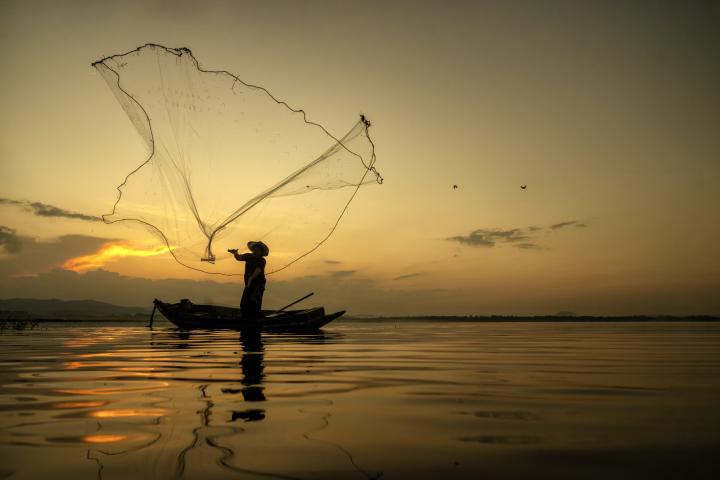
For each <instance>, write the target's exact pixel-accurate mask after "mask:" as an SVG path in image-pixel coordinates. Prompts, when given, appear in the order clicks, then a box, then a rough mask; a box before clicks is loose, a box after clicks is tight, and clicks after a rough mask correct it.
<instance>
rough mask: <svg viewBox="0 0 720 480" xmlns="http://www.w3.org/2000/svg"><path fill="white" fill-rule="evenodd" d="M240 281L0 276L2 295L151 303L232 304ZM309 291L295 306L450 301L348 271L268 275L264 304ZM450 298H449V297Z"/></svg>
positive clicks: (356, 310)
mask: <svg viewBox="0 0 720 480" xmlns="http://www.w3.org/2000/svg"><path fill="white" fill-rule="evenodd" d="M240 282H241V280H238V281H237V282H231V283H224V282H218V281H216V280H189V279H172V278H167V279H148V278H138V277H129V276H125V275H121V274H118V273H114V272H109V271H106V270H93V271H89V272H86V273H77V272H73V271H71V270H63V269H60V268H56V269H52V270H49V271H45V272H41V273H39V274H37V275H31V276H20V277H14V278H10V277H4V276H0V291H1V292H2V297H3V298H44V299H47V298H58V299H62V300H86V299H93V300H98V301H102V302H108V303H112V304H115V305H121V306H139V307H143V306H144V307H148V308H149V307H152V301H153V299H154V298H159V299H161V300H164V301H168V302H176V301H179V300H180V299H181V298H190V299H191V300H192V301H194V302H197V303H207V304H216V305H229V306H237V305H238V304H239V303H240V296H241V295H242V290H243V287H242V284H241V283H240ZM310 292H315V295H314V296H313V297H311V298H310V299H308V300H305V301H303V302H302V303H300V304H298V306H297V308H306V307H312V306H324V307H325V309H326V311H329V312H332V311H338V310H347V311H348V312H349V314H365V315H377V314H398V313H401V314H402V313H405V314H407V313H415V314H418V313H424V314H432V313H441V312H442V311H443V309H444V308H446V306H447V305H452V304H453V302H452V301H451V300H448V298H446V297H448V296H453V295H455V292H451V291H444V290H437V289H435V290H432V289H427V290H419V289H418V290H403V289H398V288H393V289H392V290H389V289H386V288H383V287H381V286H380V284H379V283H378V282H377V281H375V280H372V279H368V278H358V277H355V276H350V277H348V278H343V281H342V282H339V281H338V279H337V278H336V277H334V276H332V275H317V276H307V277H299V278H295V279H291V280H275V279H274V278H273V277H272V276H270V277H268V284H267V287H266V290H265V297H264V299H263V306H264V307H265V308H268V309H272V308H279V307H281V306H283V305H287V304H288V303H290V302H291V301H293V300H296V299H298V298H300V297H302V296H304V295H307V294H308V293H310ZM453 298H454V297H453Z"/></svg>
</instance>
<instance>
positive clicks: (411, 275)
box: [393, 272, 427, 280]
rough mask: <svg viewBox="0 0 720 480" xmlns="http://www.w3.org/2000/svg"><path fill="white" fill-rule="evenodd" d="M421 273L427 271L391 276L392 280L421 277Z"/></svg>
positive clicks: (425, 273) (423, 273)
mask: <svg viewBox="0 0 720 480" xmlns="http://www.w3.org/2000/svg"><path fill="white" fill-rule="evenodd" d="M423 275H427V272H416V273H406V274H405V275H400V276H398V277H395V278H393V280H407V279H409V278H416V277H422V276H423Z"/></svg>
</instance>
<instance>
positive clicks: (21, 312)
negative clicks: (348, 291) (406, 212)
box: [0, 298, 720, 330]
mask: <svg viewBox="0 0 720 480" xmlns="http://www.w3.org/2000/svg"><path fill="white" fill-rule="evenodd" d="M150 314H151V309H150V308H144V307H122V306H118V305H113V304H110V303H104V302H98V301H95V300H71V301H66V300H57V299H51V300H38V299H20V298H15V299H6V300H2V299H0V329H14V330H19V329H25V328H34V327H36V326H38V325H39V324H40V323H63V322H66V323H79V322H82V323H85V322H88V323H90V322H95V323H98V322H99V323H115V322H120V323H146V322H147V321H148V320H149V319H150ZM156 316H158V315H156ZM161 317H162V315H160V316H159V318H161ZM348 321H352V322H418V321H424V322H479V323H481V322H488V323H491V322H497V323H500V322H531V323H541V322H717V321H720V315H611V316H604V315H577V314H574V313H572V312H558V313H556V314H552V315H402V316H399V315H396V316H384V315H355V316H354V315H352V314H349V315H345V316H344V317H342V318H340V319H338V320H337V322H348Z"/></svg>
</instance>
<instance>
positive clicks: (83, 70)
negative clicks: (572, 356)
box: [0, 0, 720, 315]
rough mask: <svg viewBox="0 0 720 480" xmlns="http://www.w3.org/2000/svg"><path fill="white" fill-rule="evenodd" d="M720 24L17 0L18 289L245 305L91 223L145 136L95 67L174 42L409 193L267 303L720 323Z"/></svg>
mask: <svg viewBox="0 0 720 480" xmlns="http://www.w3.org/2000/svg"><path fill="white" fill-rule="evenodd" d="M718 25H720V4H719V3H718V2H712V1H703V2H700V1H697V2H670V1H668V2H662V1H661V2H604V1H597V2H592V1H587V2H575V1H547V2H539V1H527V2H523V1H516V2H505V1H488V2H483V1H475V2H460V1H442V2H440V1H436V2H372V1H369V2H361V3H358V2H330V1H327V2H324V1H316V2H277V1H263V2H235V1H232V2H231V1H228V2H222V1H206V2H200V3H198V2H192V1H123V2H110V1H107V2H105V1H28V0H23V1H12V0H10V1H8V0H5V1H3V2H1V3H0V34H1V35H2V47H0V55H1V56H2V64H3V70H2V73H1V74H0V96H1V100H2V105H3V106H2V110H1V113H0V198H1V199H2V200H0V226H2V228H1V229H0V245H1V246H0V297H3V298H8V297H24V296H29V297H38V298H52V297H55V298H68V299H70V298H73V299H77V298H88V297H90V298H96V299H98V300H104V301H108V302H112V303H118V304H125V305H145V304H149V302H150V301H151V300H152V298H154V297H160V296H161V295H162V294H165V295H167V296H172V295H175V296H177V297H178V298H180V297H190V298H193V299H196V301H201V300H208V301H215V302H218V303H227V304H233V303H235V302H237V300H238V299H239V294H240V288H241V287H240V286H239V285H237V284H231V285H226V284H222V285H216V284H215V283H213V282H216V281H220V282H228V281H231V282H237V280H235V279H229V280H228V279H218V278H215V277H209V276H207V275H201V274H197V273H195V272H192V271H189V270H187V269H184V268H182V267H180V266H179V265H177V264H175V263H174V262H173V261H172V260H171V259H170V257H169V256H168V255H167V254H160V255H157V248H158V247H159V246H160V244H159V243H158V241H157V239H155V238H154V237H152V236H151V235H149V234H148V232H147V231H146V230H143V229H139V228H133V227H131V226H123V225H112V226H108V225H104V224H102V223H100V222H97V221H94V219H93V218H92V217H98V216H100V215H102V214H104V213H108V212H109V211H110V210H111V209H112V204H113V202H114V201H115V197H116V191H115V187H116V186H117V185H118V184H119V183H120V182H121V181H122V179H123V178H124V177H125V175H126V174H127V173H128V172H129V171H130V170H132V169H133V168H135V167H136V166H137V165H138V164H140V163H141V162H142V161H143V160H144V158H145V149H144V146H143V144H142V142H141V140H140V138H139V136H138V135H137V133H136V131H135V130H134V129H133V127H132V125H131V123H130V122H129V121H128V118H127V116H126V115H125V113H124V112H123V111H122V109H121V108H120V106H119V104H118V102H117V101H116V99H115V98H114V97H113V95H112V93H111V92H110V90H109V89H108V87H107V84H106V83H105V82H104V81H103V80H102V78H101V77H100V75H98V73H97V72H96V71H95V70H94V69H93V68H92V67H91V66H90V63H91V62H93V61H95V60H98V59H100V58H102V57H105V56H107V55H113V54H116V53H121V52H126V51H128V50H131V49H133V48H136V47H138V46H140V45H143V44H145V43H148V42H152V43H158V44H163V45H165V46H168V47H189V48H190V49H192V52H193V54H194V55H195V57H196V58H197V59H198V60H199V61H200V63H201V64H202V65H203V66H204V67H206V68H209V69H224V70H228V71H231V72H233V73H235V74H237V75H238V76H239V77H240V78H242V79H243V80H245V81H247V82H249V83H253V84H257V85H262V86H263V87H265V88H267V89H268V90H269V91H271V92H272V93H273V94H274V95H276V96H278V97H280V98H282V99H284V100H286V101H288V102H289V103H290V104H292V105H293V106H296V107H301V108H303V109H305V111H306V112H307V113H308V116H309V117H310V118H312V119H315V120H317V121H319V122H321V123H322V124H323V125H325V126H327V127H328V128H329V129H330V130H332V132H333V133H334V134H336V135H342V134H343V133H344V132H346V131H347V130H348V129H349V128H350V127H351V126H352V125H353V124H354V123H355V122H356V121H357V118H358V114H359V113H361V112H362V113H364V114H366V115H367V116H368V117H369V118H370V119H371V121H372V122H373V126H372V128H371V135H372V137H373V140H374V142H375V145H376V153H377V156H378V161H377V164H376V166H377V168H378V170H380V172H381V173H382V175H383V177H384V178H385V183H384V184H383V185H375V186H368V187H364V188H363V189H361V191H360V193H359V195H358V197H357V198H356V200H355V201H354V202H353V203H352V204H351V207H350V210H349V213H348V214H347V215H346V216H345V218H344V219H343V221H342V222H341V224H340V227H339V229H338V230H337V232H336V233H335V235H334V236H333V237H332V239H331V240H330V241H329V242H328V243H327V244H325V245H324V246H323V247H322V248H320V249H319V250H318V251H316V252H315V253H313V254H312V255H311V256H309V257H308V258H306V259H305V260H303V261H302V262H300V263H298V264H296V265H295V266H293V267H292V268H290V269H288V270H286V271H284V272H282V273H280V274H277V275H276V276H274V277H270V279H269V282H270V283H269V285H268V292H267V302H266V303H267V304H268V306H274V305H275V304H278V306H279V304H280V303H283V302H284V301H285V300H286V299H287V302H289V301H291V300H292V299H293V298H294V297H293V296H294V295H296V294H297V295H296V296H300V295H302V294H303V293H307V291H315V292H316V299H317V302H319V303H321V304H325V305H328V306H334V307H337V308H347V309H349V310H350V311H351V312H352V313H369V314H370V313H374V314H396V315H402V314H443V313H447V314H493V313H497V314H550V313H555V312H558V311H572V312H576V313H580V314H640V313H647V314H657V313H659V314H686V313H687V314H691V313H712V314H717V313H720V298H718V297H720V296H718V295H717V291H720V288H719V287H720V247H718V245H720V207H719V205H720V193H719V192H720V189H718V187H717V185H716V184H717V182H718V180H720V135H718V134H717V132H718V130H719V129H718V127H719V126H720V89H718V88H717V86H718V85H720V56H719V55H718V53H717V52H718V46H719V45H720V28H718ZM453 185H457V186H458V188H457V189H454V188H453ZM520 185H527V188H526V189H521V188H520ZM53 207H54V210H53ZM223 247H224V246H223ZM222 251H224V248H223V249H222ZM113 252H114V253H113ZM77 259H79V260H77ZM271 260H272V256H271V258H270V259H269V261H271ZM241 267H242V265H241V264H238V270H240V268H241ZM98 268H100V269H102V270H101V271H99V272H98V271H96V270H97V269H98ZM58 269H60V270H58ZM307 289H310V290H307ZM306 290H307V291H306ZM236 297H237V298H236ZM167 300H173V298H169V297H168V298H167ZM287 302H285V303H287Z"/></svg>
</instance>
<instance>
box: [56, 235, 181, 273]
mask: <svg viewBox="0 0 720 480" xmlns="http://www.w3.org/2000/svg"><path fill="white" fill-rule="evenodd" d="M171 248H172V247H171ZM171 248H168V247H165V246H162V247H155V248H141V247H137V246H133V245H132V244H130V243H127V242H109V243H106V244H105V245H103V246H102V247H100V250H98V251H97V252H95V253H91V254H90V255H82V256H80V257H75V258H71V259H69V260H67V261H66V262H65V263H63V264H62V268H63V269H65V270H72V271H74V272H85V271H87V270H92V269H96V268H100V267H103V266H105V265H106V264H107V263H109V262H112V261H114V260H117V259H118V258H123V257H153V256H156V255H162V254H163V253H165V252H168V251H169V250H170V249H171Z"/></svg>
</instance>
